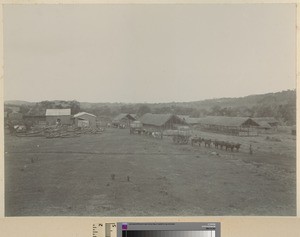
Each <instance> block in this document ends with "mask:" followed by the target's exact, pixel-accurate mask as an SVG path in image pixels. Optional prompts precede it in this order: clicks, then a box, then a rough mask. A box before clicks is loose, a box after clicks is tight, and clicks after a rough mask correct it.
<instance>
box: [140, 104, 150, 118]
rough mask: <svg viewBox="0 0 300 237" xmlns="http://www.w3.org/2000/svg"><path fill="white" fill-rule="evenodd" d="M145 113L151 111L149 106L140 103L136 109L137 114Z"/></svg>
mask: <svg viewBox="0 0 300 237" xmlns="http://www.w3.org/2000/svg"><path fill="white" fill-rule="evenodd" d="M146 113H151V108H150V107H149V106H148V105H141V106H140V107H139V108H138V111H137V114H138V116H142V115H144V114H146Z"/></svg>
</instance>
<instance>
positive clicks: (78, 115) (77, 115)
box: [74, 112, 97, 118]
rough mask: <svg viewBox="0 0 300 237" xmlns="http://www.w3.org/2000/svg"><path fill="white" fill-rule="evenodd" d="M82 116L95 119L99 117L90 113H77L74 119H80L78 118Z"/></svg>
mask: <svg viewBox="0 0 300 237" xmlns="http://www.w3.org/2000/svg"><path fill="white" fill-rule="evenodd" d="M82 115H90V116H93V117H97V116H96V115H94V114H90V113H87V112H79V113H77V114H75V115H74V118H78V117H80V116H82Z"/></svg>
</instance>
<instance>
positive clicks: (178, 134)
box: [173, 126, 191, 144]
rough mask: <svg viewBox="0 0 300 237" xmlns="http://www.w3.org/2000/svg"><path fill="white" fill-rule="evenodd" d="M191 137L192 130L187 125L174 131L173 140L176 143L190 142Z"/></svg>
mask: <svg viewBox="0 0 300 237" xmlns="http://www.w3.org/2000/svg"><path fill="white" fill-rule="evenodd" d="M190 137H191V130H190V128H189V127H187V126H180V127H178V129H177V130H174V131H173V142H174V143H176V144H188V142H189V140H190Z"/></svg>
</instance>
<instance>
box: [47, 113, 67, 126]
mask: <svg viewBox="0 0 300 237" xmlns="http://www.w3.org/2000/svg"><path fill="white" fill-rule="evenodd" d="M46 122H47V124H49V125H55V124H57V123H60V124H62V125H71V124H72V119H71V109H47V110H46Z"/></svg>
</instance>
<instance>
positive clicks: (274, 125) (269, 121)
mask: <svg viewBox="0 0 300 237" xmlns="http://www.w3.org/2000/svg"><path fill="white" fill-rule="evenodd" d="M252 119H253V120H254V121H255V122H257V123H263V124H266V123H267V124H269V125H270V126H271V127H272V128H277V126H278V125H279V122H278V121H277V120H276V119H275V118H274V117H260V118H252Z"/></svg>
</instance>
